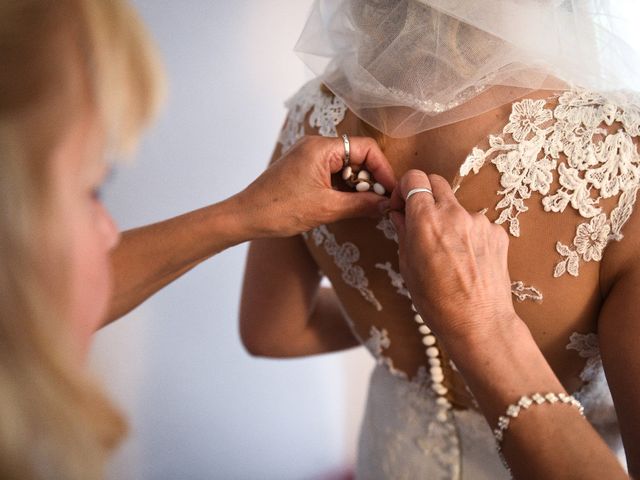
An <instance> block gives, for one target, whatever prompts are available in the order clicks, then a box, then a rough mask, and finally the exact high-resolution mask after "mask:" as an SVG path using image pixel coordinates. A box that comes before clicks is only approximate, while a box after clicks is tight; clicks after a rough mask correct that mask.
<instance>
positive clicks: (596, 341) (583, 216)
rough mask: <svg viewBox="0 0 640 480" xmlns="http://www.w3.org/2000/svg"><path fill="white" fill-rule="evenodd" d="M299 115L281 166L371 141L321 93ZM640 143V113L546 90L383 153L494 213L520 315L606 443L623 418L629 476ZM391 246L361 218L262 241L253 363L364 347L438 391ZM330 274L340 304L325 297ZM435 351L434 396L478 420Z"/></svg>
mask: <svg viewBox="0 0 640 480" xmlns="http://www.w3.org/2000/svg"><path fill="white" fill-rule="evenodd" d="M289 107H290V111H289V117H288V120H287V122H286V124H285V127H284V129H283V132H282V135H281V138H280V146H279V147H278V148H277V149H276V151H275V153H274V159H277V158H278V157H279V155H280V153H281V151H282V150H286V149H287V148H289V147H290V146H291V145H292V144H293V143H295V141H296V140H297V139H298V138H300V137H301V136H302V135H305V134H307V135H317V134H320V135H325V136H338V135H340V134H342V133H348V134H350V135H370V133H371V132H370V131H369V130H368V127H366V126H365V125H364V124H363V123H362V122H361V121H360V120H359V119H357V118H356V117H355V116H354V115H353V114H352V113H351V112H350V111H348V109H347V108H346V106H345V105H344V103H343V102H342V101H341V100H340V99H338V98H335V97H333V96H332V95H331V94H330V93H328V92H327V91H324V90H323V89H322V88H321V87H320V85H319V83H317V82H311V83H309V84H308V85H307V86H306V87H304V88H303V89H301V91H300V92H299V93H298V94H297V95H296V97H294V98H293V99H292V100H291V101H290V103H289ZM639 135H640V113H638V112H625V111H624V110H622V109H621V108H618V107H616V106H615V105H610V104H607V103H606V101H605V100H604V99H601V98H599V97H598V95H597V94H592V93H589V92H581V91H568V92H566V93H564V94H554V93H553V92H548V91H540V92H534V93H532V94H529V95H527V96H526V98H525V99H523V100H520V101H517V102H514V103H513V105H511V104H509V105H505V106H503V107H500V108H496V109H494V110H492V111H489V112H486V113H485V114H483V115H480V116H476V117H474V118H470V119H468V120H465V121H461V122H458V123H455V124H451V125H448V126H445V127H441V128H437V129H433V130H429V131H427V132H424V133H422V134H420V135H417V136H414V137H410V138H405V139H393V138H388V137H384V138H382V139H381V142H380V143H381V147H382V149H383V151H384V152H385V154H386V155H387V157H388V158H389V161H390V162H391V165H392V167H393V169H394V171H395V173H396V176H397V177H398V178H399V177H400V176H401V175H402V174H403V173H404V172H406V171H407V170H409V169H412V168H417V169H421V170H424V171H426V172H427V173H429V174H438V175H441V176H443V177H444V178H445V179H447V180H448V181H449V183H450V185H452V187H453V188H454V191H455V193H456V197H457V199H458V200H459V201H460V203H461V204H462V206H464V207H465V208H466V209H467V210H468V211H470V212H478V211H483V212H485V215H486V216H487V217H488V218H489V219H490V220H491V221H493V222H496V223H499V224H501V225H503V226H504V228H505V229H507V231H509V233H510V245H509V258H508V264H509V265H508V266H509V273H510V277H511V280H512V293H513V297H512V298H513V302H514V307H515V310H516V312H517V314H518V315H519V316H520V318H522V320H523V321H524V322H525V323H526V324H527V325H528V327H529V329H530V330H531V332H532V334H533V337H534V339H535V341H536V343H537V344H538V346H539V347H540V349H541V351H542V353H543V354H544V356H545V357H546V359H547V360H548V362H549V364H550V366H551V367H552V368H553V370H554V371H555V373H556V374H557V376H558V378H559V380H560V381H561V382H562V384H563V385H564V386H565V388H566V389H567V391H568V392H571V393H573V392H576V391H580V393H583V396H582V398H581V400H582V401H585V400H587V399H591V400H593V402H594V403H593V404H592V405H591V406H590V407H591V408H590V409H588V410H591V411H592V412H598V413H597V414H596V416H597V417H599V420H597V421H596V420H594V421H593V422H592V423H593V424H594V426H596V425H595V424H596V423H600V427H602V428H600V427H598V428H599V431H600V433H601V434H603V435H604V434H606V431H607V430H609V431H615V430H617V426H616V413H617V415H618V419H619V420H620V430H621V433H622V436H623V437H624V439H625V449H626V450H627V458H630V459H631V464H633V463H634V462H635V463H637V461H636V460H635V459H636V458H640V451H637V448H636V447H635V445H637V444H638V441H637V440H638V438H637V432H638V431H640V420H639V419H638V417H637V416H636V415H635V412H637V410H638V409H639V408H640V405H638V403H639V402H640V395H638V393H637V384H636V380H635V378H637V377H638V376H640V361H639V359H638V355H637V348H636V347H637V339H640V325H638V322H637V315H638V312H637V311H636V313H634V312H632V309H633V308H635V303H636V302H635V299H634V298H633V297H634V296H635V295H637V294H638V288H637V286H638V285H640V261H639V260H638V255H637V254H636V253H635V252H637V251H638V248H640V217H638V214H637V213H634V212H635V210H634V205H635V200H636V193H637V190H638V185H639V184H640V155H639V154H638V151H637V145H636V143H637V138H638V136H639ZM338 184H339V181H338ZM338 186H340V185H338ZM341 188H345V186H344V185H342V186H341ZM394 233H395V232H394V231H393V228H392V224H391V223H390V221H389V220H388V219H384V218H383V219H358V220H350V221H343V222H339V223H335V224H331V225H325V226H322V227H319V228H316V229H314V230H313V231H311V232H309V233H308V234H306V235H305V236H304V239H303V238H302V237H295V238H289V239H278V240H261V241H257V242H252V246H251V249H250V252H249V258H248V263H247V274H246V276H245V287H244V291H243V301H242V311H241V333H242V336H243V341H244V342H245V345H246V346H247V348H248V349H249V350H250V351H251V352H252V353H254V354H258V355H266V356H276V357H288V356H298V355H311V354H316V353H322V352H328V351H334V350H340V349H344V348H348V347H351V346H354V345H357V344H360V343H362V344H365V345H366V346H367V347H368V348H369V350H371V352H372V353H373V354H374V356H376V358H377V360H378V362H379V363H381V364H385V365H386V366H387V367H388V368H389V370H390V371H391V372H393V373H395V374H397V375H399V376H401V377H404V378H406V379H408V380H412V379H416V378H417V379H422V380H421V381H424V380H425V378H424V373H425V372H427V378H426V380H429V378H428V376H429V372H430V366H433V365H430V364H429V359H428V357H427V355H426V354H425V350H426V348H427V345H425V344H423V335H422V334H421V333H420V332H419V331H418V324H417V323H416V322H415V321H414V313H413V312H412V311H411V302H410V300H409V298H408V294H407V293H408V292H407V291H406V289H405V288H404V284H403V282H402V277H401V276H400V275H399V272H398V270H399V268H398V255H397V249H398V245H397V243H396V242H395V241H394ZM623 234H624V236H625V238H624V239H623V238H622V236H623ZM616 240H617V241H616ZM605 247H606V249H605ZM319 272H322V274H324V275H326V276H327V277H328V278H329V279H330V280H331V283H332V286H333V290H326V289H321V290H318V285H319V281H320V278H321V277H320V275H319ZM636 310H637V308H636ZM634 319H635V320H634ZM425 321H426V323H427V324H428V322H429V319H428V318H427V319H425ZM487 321H491V319H487ZM603 322H604V323H603ZM354 336H355V337H357V338H354ZM633 338H636V340H633ZM435 347H437V348H438V349H439V356H438V358H439V362H437V363H439V366H441V367H442V369H443V372H442V373H443V374H444V375H443V376H444V378H443V381H442V383H441V387H440V390H441V391H440V392H439V393H440V394H442V393H443V392H444V393H445V395H446V396H447V398H448V400H449V401H450V402H451V403H452V405H453V407H454V408H455V409H457V410H464V409H467V408H474V402H473V398H472V397H471V395H470V393H469V392H468V390H467V389H466V386H465V384H464V382H463V380H462V378H461V376H460V375H459V373H458V372H457V371H456V370H455V365H453V364H452V363H451V362H449V359H448V358H447V355H446V352H445V351H444V350H443V349H442V347H441V346H440V345H439V344H438V343H436V345H435ZM600 353H602V363H604V366H605V370H606V375H607V381H608V382H609V385H610V387H611V393H612V394H613V398H614V400H615V406H616V412H614V410H613V404H612V403H611V397H609V400H606V398H605V396H602V395H601V394H600V393H598V392H602V391H603V388H604V389H605V390H607V389H606V384H604V385H603V382H604V376H603V374H602V372H603V370H602V368H601V365H602V363H601V357H600ZM522 374H523V375H525V374H526V372H522ZM436 383H438V382H436ZM431 386H432V387H434V385H433V384H432V385H431ZM590 386H591V387H594V388H589V387H590ZM442 387H444V389H445V390H443V389H442ZM436 391H437V390H436ZM607 391H608V390H607ZM607 394H608V393H607ZM594 418H595V417H594ZM603 432H604V433H603ZM616 435H617V434H615V435H614V436H616ZM616 438H619V437H616ZM614 442H615V441H614ZM610 445H613V443H610ZM634 449H635V450H634Z"/></svg>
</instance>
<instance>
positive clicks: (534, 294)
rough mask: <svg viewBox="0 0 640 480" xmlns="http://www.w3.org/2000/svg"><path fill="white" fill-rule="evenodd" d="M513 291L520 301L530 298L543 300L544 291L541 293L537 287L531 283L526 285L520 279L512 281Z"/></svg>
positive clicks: (538, 300) (535, 300) (536, 300)
mask: <svg viewBox="0 0 640 480" xmlns="http://www.w3.org/2000/svg"><path fill="white" fill-rule="evenodd" d="M511 293H512V294H513V296H514V297H516V298H517V299H518V301H519V302H524V301H525V300H526V299H528V298H529V299H531V300H533V301H534V302H542V293H540V291H539V290H538V289H537V288H535V287H533V286H531V285H525V284H524V283H523V282H522V281H520V280H518V281H517V282H511Z"/></svg>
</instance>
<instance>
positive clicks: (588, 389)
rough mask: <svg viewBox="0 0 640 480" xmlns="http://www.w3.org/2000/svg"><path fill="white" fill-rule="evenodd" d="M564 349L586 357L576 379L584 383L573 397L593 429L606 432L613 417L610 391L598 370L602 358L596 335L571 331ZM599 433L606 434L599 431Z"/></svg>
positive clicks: (613, 421) (601, 371) (600, 368)
mask: <svg viewBox="0 0 640 480" xmlns="http://www.w3.org/2000/svg"><path fill="white" fill-rule="evenodd" d="M566 348H567V350H576V351H577V352H578V355H580V357H582V358H586V359H587V361H586V363H585V366H584V368H583V369H582V372H581V373H580V379H581V380H582V381H583V382H584V383H583V385H582V387H580V388H579V389H578V390H577V391H576V392H574V393H573V395H574V396H575V397H576V398H577V399H578V400H579V401H580V402H581V403H582V405H583V406H584V408H585V415H586V416H587V418H588V419H589V421H590V422H591V423H592V424H593V425H594V427H596V428H598V429H599V430H604V429H607V428H608V429H609V430H611V427H610V426H611V425H612V424H614V423H615V421H616V420H615V419H616V414H615V410H614V406H613V399H612V398H611V392H610V391H609V387H608V385H607V380H606V377H605V374H604V369H603V368H602V358H601V357H600V348H599V346H598V335H597V334H595V333H587V334H582V333H578V332H574V333H572V334H571V336H570V337H569V344H568V345H567V347H566ZM600 433H601V434H603V433H605V434H606V432H602V431H601V432H600Z"/></svg>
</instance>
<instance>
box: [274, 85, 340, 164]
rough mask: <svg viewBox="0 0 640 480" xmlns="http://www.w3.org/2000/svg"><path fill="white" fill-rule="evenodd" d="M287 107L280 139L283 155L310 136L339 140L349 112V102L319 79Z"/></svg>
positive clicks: (306, 86)
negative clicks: (339, 127) (339, 129)
mask: <svg viewBox="0 0 640 480" xmlns="http://www.w3.org/2000/svg"><path fill="white" fill-rule="evenodd" d="M285 106H286V107H287V110H288V114H287V119H286V121H285V125H284V128H283V129H282V131H281V133H280V137H279V139H278V140H279V143H280V144H281V145H282V151H283V152H284V151H286V150H287V149H289V148H290V147H291V146H292V145H293V144H294V143H296V142H297V141H298V140H299V139H300V138H301V137H302V136H304V135H306V134H316V135H318V134H319V135H322V136H325V137H336V136H337V135H338V134H337V129H336V126H337V125H338V124H339V123H340V122H342V120H344V117H345V115H346V113H347V105H346V104H345V102H344V101H342V99H340V98H339V97H337V96H335V95H333V94H332V93H331V91H330V90H329V89H328V88H327V87H325V86H324V85H323V83H322V81H321V80H320V79H319V78H314V79H313V80H310V81H308V82H307V83H305V84H304V85H303V86H302V87H300V89H299V90H298V91H297V92H296V93H295V94H294V95H293V96H291V97H290V98H289V99H288V100H287V101H286V102H285Z"/></svg>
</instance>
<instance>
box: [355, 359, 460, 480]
mask: <svg viewBox="0 0 640 480" xmlns="http://www.w3.org/2000/svg"><path fill="white" fill-rule="evenodd" d="M441 409H442V408H441V407H440V406H439V405H438V404H437V403H436V396H435V394H434V393H433V392H432V391H431V389H430V388H429V375H428V373H427V369H426V368H425V367H421V368H420V370H418V373H417V374H416V376H415V377H414V378H412V379H401V378H397V377H395V376H393V375H389V374H388V372H387V371H386V369H384V368H380V367H377V368H376V369H375V370H374V372H373V375H372V377H371V385H370V390H369V399H368V401H367V409H366V411H365V416H364V419H363V422H362V429H363V431H362V433H361V436H360V445H359V458H358V468H357V471H358V477H359V478H375V479H381V478H394V479H399V480H413V479H415V478H425V477H424V474H425V473H427V472H428V478H430V479H436V480H454V479H459V478H460V454H461V452H460V446H459V438H458V432H457V430H456V426H455V421H454V418H453V415H452V414H451V413H449V412H445V413H446V419H445V420H446V421H440V420H437V417H438V415H439V413H440V412H441Z"/></svg>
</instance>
